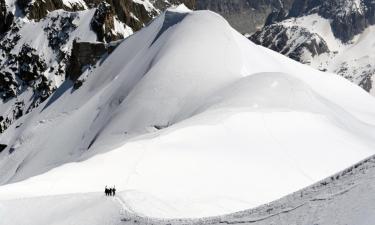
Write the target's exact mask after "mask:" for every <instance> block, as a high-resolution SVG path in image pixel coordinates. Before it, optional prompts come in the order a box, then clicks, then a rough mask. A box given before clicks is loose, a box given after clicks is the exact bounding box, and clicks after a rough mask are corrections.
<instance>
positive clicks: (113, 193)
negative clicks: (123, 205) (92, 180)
mask: <svg viewBox="0 0 375 225" xmlns="http://www.w3.org/2000/svg"><path fill="white" fill-rule="evenodd" d="M112 195H113V196H115V195H116V187H115V186H113V188H112Z"/></svg>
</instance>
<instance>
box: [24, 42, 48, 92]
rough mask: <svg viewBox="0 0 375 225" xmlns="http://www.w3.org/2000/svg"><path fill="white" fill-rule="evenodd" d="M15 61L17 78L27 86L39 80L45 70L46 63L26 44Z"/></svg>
mask: <svg viewBox="0 0 375 225" xmlns="http://www.w3.org/2000/svg"><path fill="white" fill-rule="evenodd" d="M17 61H18V74H19V78H20V79H21V80H23V81H25V82H26V83H27V84H28V85H31V84H32V82H33V81H35V80H37V79H39V78H40V77H41V76H42V75H43V73H44V71H46V69H47V65H46V63H45V62H44V60H43V59H42V58H40V57H39V55H38V53H37V51H36V50H35V49H33V48H31V47H30V46H29V45H27V44H24V45H23V46H22V49H21V51H20V54H19V55H18V57H17Z"/></svg>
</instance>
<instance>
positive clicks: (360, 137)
mask: <svg viewBox="0 0 375 225" xmlns="http://www.w3.org/2000/svg"><path fill="white" fill-rule="evenodd" d="M16 126H19V128H16ZM0 142H1V143H6V144H8V145H9V146H13V148H14V149H15V150H14V151H13V153H12V154H9V153H8V149H7V150H6V151H3V152H2V153H1V154H0V182H2V183H3V184H4V185H3V186H0V215H1V210H2V209H7V204H14V205H15V207H14V208H17V207H16V205H17V204H22V202H24V201H26V202H27V205H29V206H30V207H33V206H34V207H41V208H43V207H47V208H49V207H50V205H51V207H54V205H55V204H57V203H59V204H60V202H61V204H62V206H58V207H60V208H59V209H61V210H52V209H50V210H46V215H45V216H46V217H49V216H51V215H50V214H48V212H50V213H56V211H61V213H62V214H64V213H65V214H69V213H70V209H66V208H64V204H67V205H68V206H69V207H71V205H74V206H76V207H77V208H76V210H87V212H88V214H89V212H91V213H94V214H95V218H98V219H97V220H94V221H97V222H95V223H97V224H100V217H97V214H100V213H101V211H100V210H99V209H98V208H96V205H97V204H104V205H105V204H109V205H108V208H106V210H108V212H109V213H113V210H111V207H113V202H112V203H108V201H111V200H108V199H106V198H103V197H102V193H101V192H102V191H103V189H104V186H105V185H116V188H117V189H118V190H119V192H120V194H119V196H120V197H121V199H123V202H125V203H126V207H127V208H128V209H129V210H130V211H133V212H135V213H137V214H141V215H146V216H152V217H168V218H170V217H201V216H211V215H219V214H224V213H230V212H235V211H238V210H243V209H247V208H252V207H256V206H259V205H261V204H264V203H268V202H270V201H273V200H275V199H278V198H281V197H283V196H285V195H287V194H290V193H292V192H294V191H297V190H299V189H301V188H304V187H306V186H308V185H311V184H313V183H315V182H317V181H319V180H321V179H323V178H326V177H328V176H330V175H332V174H334V173H336V172H338V171H340V170H342V169H344V168H346V167H348V166H350V165H352V164H354V163H356V162H358V161H359V160H361V159H364V158H366V157H368V156H370V155H373V154H375V99H374V98H373V97H371V96H370V95H369V94H368V93H366V92H365V91H363V90H362V89H361V88H359V87H357V86H356V85H354V84H352V83H350V82H349V81H347V80H345V79H344V78H341V77H339V76H337V75H333V74H327V73H321V72H318V71H316V70H313V69H311V68H310V67H307V66H304V65H300V64H298V63H297V62H294V61H292V60H290V59H288V58H286V57H284V56H281V55H279V54H277V53H274V52H272V51H270V50H267V49H264V48H261V47H259V46H256V45H254V44H253V43H251V42H249V41H248V40H247V39H246V38H245V37H242V36H241V35H240V34H239V33H237V32H236V31H235V30H233V29H232V28H231V27H230V26H229V25H228V23H227V22H226V21H225V20H224V19H223V18H221V17H220V16H218V15H216V14H214V13H211V12H207V11H198V12H187V11H186V10H184V11H178V10H174V11H169V12H167V13H166V14H162V15H161V16H160V17H158V18H157V19H155V20H154V21H153V23H151V24H150V25H149V26H148V27H146V28H145V29H143V30H141V31H140V32H138V33H136V34H135V35H133V36H131V37H129V38H127V39H126V40H125V41H124V42H123V43H122V44H121V45H120V46H119V47H118V48H117V49H116V50H115V51H114V52H113V53H112V54H111V55H110V56H109V57H108V58H107V59H106V60H105V61H104V62H100V64H98V65H97V68H96V69H95V70H93V71H92V73H91V74H89V75H88V80H87V81H86V82H85V83H84V85H83V86H82V87H81V88H80V89H78V90H76V91H72V89H71V88H70V86H69V83H65V84H63V85H62V86H61V87H60V89H59V90H58V91H57V92H56V94H55V96H51V98H50V99H49V100H47V101H46V103H45V104H44V105H41V106H40V109H39V110H34V111H33V112H32V113H31V114H29V115H27V116H26V117H24V118H23V119H21V121H19V122H18V123H16V124H13V126H12V127H10V128H9V129H8V130H7V131H6V132H5V133H4V134H2V135H1V137H0ZM91 192H93V193H91ZM95 192H99V193H95ZM87 193H91V194H87ZM67 194H74V195H69V196H67ZM41 196H49V197H44V198H41V200H39V199H40V198H32V199H29V198H31V197H41ZM64 196H65V197H64ZM72 196H73V197H72ZM15 199H22V200H19V202H18V201H16V200H15ZM17 202H18V203H17ZM68 202H69V203H68ZM123 202H122V203H123ZM25 204H26V203H25ZM82 204H84V205H85V204H87V207H82ZM56 207H57V206H56ZM29 212H31V211H29ZM85 212H86V211H85ZM103 213H106V212H103ZM88 214H87V215H88ZM16 215H17V214H12V213H8V214H6V215H5V217H7V216H8V218H7V219H8V221H9V220H10V219H9V218H13V217H14V218H16V217H15V216H16ZM69 215H71V217H64V216H62V215H56V216H59V217H61V218H62V219H60V220H58V221H59V222H56V224H69V222H72V221H73V222H74V219H75V217H74V215H78V214H75V213H74V210H73V212H72V213H71V214H69ZM82 215H83V218H86V217H84V215H86V214H82V213H81V214H79V217H80V218H79V219H78V218H76V219H77V220H76V221H81V217H82ZM52 216H53V215H52ZM117 217H118V215H113V218H114V220H115V219H118V218H117ZM69 219H71V220H69ZM90 219H92V218H90ZM15 221H16V220H15ZM18 221H21V220H18ZM45 221H50V220H45ZM61 221H63V222H61ZM64 221H65V222H66V221H68V222H66V223H64ZM98 221H99V222H98ZM86 222H87V221H86ZM18 223H19V224H22V222H18ZM46 223H47V222H46ZM95 223H94V222H93V223H91V224H95ZM0 224H1V220H0ZM16 224H17V223H16ZM82 224H86V223H83V222H82Z"/></svg>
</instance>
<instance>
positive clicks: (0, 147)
mask: <svg viewBox="0 0 375 225" xmlns="http://www.w3.org/2000/svg"><path fill="white" fill-rule="evenodd" d="M7 147H8V145H4V144H0V153H1V152H2V151H4V149H6V148H7Z"/></svg>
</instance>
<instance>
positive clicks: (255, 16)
mask: <svg viewBox="0 0 375 225" xmlns="http://www.w3.org/2000/svg"><path fill="white" fill-rule="evenodd" d="M292 2H293V0H220V1H217V0H197V2H196V8H197V9H209V10H212V11H214V12H217V13H219V14H221V15H222V16H224V17H225V18H226V19H227V20H228V21H229V23H230V24H231V25H232V26H233V27H234V28H236V29H237V30H239V31H240V32H242V33H253V32H255V31H257V30H259V29H260V28H262V27H263V25H264V24H265V23H266V20H267V18H268V17H269V15H270V14H271V13H272V12H280V11H285V12H288V11H289V9H290V7H291V5H292Z"/></svg>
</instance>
